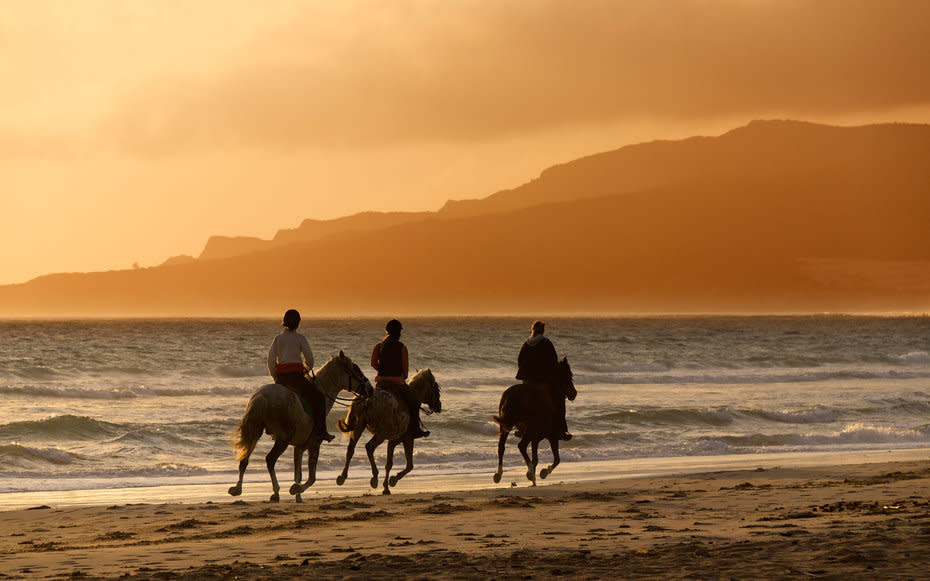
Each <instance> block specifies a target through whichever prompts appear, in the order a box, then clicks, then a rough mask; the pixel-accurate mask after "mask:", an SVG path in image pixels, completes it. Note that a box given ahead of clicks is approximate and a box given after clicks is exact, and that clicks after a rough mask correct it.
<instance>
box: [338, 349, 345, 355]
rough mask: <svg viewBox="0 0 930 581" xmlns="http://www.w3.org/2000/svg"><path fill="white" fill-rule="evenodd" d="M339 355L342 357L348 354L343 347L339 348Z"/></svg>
mask: <svg viewBox="0 0 930 581" xmlns="http://www.w3.org/2000/svg"><path fill="white" fill-rule="evenodd" d="M339 356H340V357H345V356H346V354H345V353H343V352H342V349H340V350H339Z"/></svg>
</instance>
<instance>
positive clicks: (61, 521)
mask: <svg viewBox="0 0 930 581" xmlns="http://www.w3.org/2000/svg"><path fill="white" fill-rule="evenodd" d="M508 476H509V475H508ZM305 498H306V497H305ZM0 555H3V556H2V557H0V578H15V579H21V578H27V579H28V578H81V579H109V578H122V579H191V580H193V579H232V578H239V579H281V578H294V577H307V578H315V579H328V578H333V579H336V578H338V579H389V578H390V579H394V578H398V577H401V578H405V577H409V578H417V579H490V578H496V579H527V578H534V579H541V578H542V579H545V578H573V579H606V578H634V579H635V578H659V577H670V578H698V579H708V578H719V579H726V578H737V579H746V578H757V579H758V578H766V579H771V578H798V577H802V578H823V579H838V578H886V579H887V578H896V579H898V578H900V579H907V578H915V579H917V578H925V577H926V575H927V573H926V571H927V566H928V563H930V459H924V460H916V461H915V460H911V461H898V462H881V463H870V464H858V465H833V466H820V467H793V468H792V467H769V468H762V467H760V468H757V469H745V470H732V471H722V472H711V473H703V474H682V475H677V476H675V475H673V476H656V477H648V478H627V479H622V480H599V481H587V482H580V483H573V484H545V485H541V486H538V487H536V488H529V487H526V486H525V485H524V484H523V483H519V485H518V486H514V487H510V488H488V489H477V490H464V491H459V492H440V493H432V492H419V493H415V494H403V493H395V494H394V495H392V496H381V495H380V494H378V495H375V494H364V495H354V496H349V497H312V498H306V500H305V502H304V503H301V504H297V503H295V502H294V501H293V498H292V497H289V496H287V495H285V497H283V498H282V502H281V503H279V504H272V503H268V502H266V501H263V500H255V499H254V498H252V497H249V498H247V500H235V499H232V498H231V497H226V498H222V499H219V498H218V499H217V500H215V501H213V502H202V503H196V504H186V503H167V504H114V505H109V506H89V507H88V506H85V507H81V506H64V507H55V506H52V507H49V506H45V505H42V506H36V507H32V508H29V509H20V510H9V511H5V512H0Z"/></svg>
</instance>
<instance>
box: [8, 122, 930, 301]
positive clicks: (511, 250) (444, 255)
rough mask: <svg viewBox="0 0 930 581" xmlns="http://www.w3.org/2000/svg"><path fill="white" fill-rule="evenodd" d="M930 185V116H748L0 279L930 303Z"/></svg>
mask: <svg viewBox="0 0 930 581" xmlns="http://www.w3.org/2000/svg"><path fill="white" fill-rule="evenodd" d="M635 160H638V161H635ZM928 192H930V126H921V125H877V126H868V127H859V128H834V127H826V126H820V125H811V124H803V123H795V122H764V123H753V124H750V125H749V126H747V127H744V128H741V129H737V130H734V131H732V132H730V133H727V134H725V135H723V136H721V137H717V138H693V139H688V140H684V141H679V142H656V143H651V144H644V145H641V146H631V147H628V148H623V149H620V150H617V151H616V152H610V153H607V154H601V155H597V156H592V157H588V158H584V159H582V160H577V161H575V162H571V163H568V164H564V165H562V166H557V167H556V168H552V169H550V170H547V171H546V172H543V174H542V175H541V176H540V178H539V179H537V180H534V181H533V182H531V183H529V184H526V185H524V186H521V187H520V188H517V189H515V190H509V191H507V192H499V193H498V194H495V195H494V196H491V197H489V198H486V199H485V200H480V201H476V202H474V203H471V204H469V205H470V206H471V208H470V209H469V210H468V211H458V210H454V207H455V206H456V204H452V207H451V208H453V209H444V210H443V211H441V212H438V213H433V214H431V215H427V216H418V218H417V219H416V220H412V221H408V222H406V223H404V222H401V223H398V224H394V225H388V226H383V227H373V228H371V229H369V230H367V231H357V230H356V231H345V230H343V231H339V230H338V229H337V230H335V231H334V233H331V234H330V235H328V236H322V237H320V238H318V239H316V240H312V241H304V242H295V243H292V244H284V245H281V246H279V247H277V248H276V249H275V251H274V252H267V251H265V252H262V251H259V252H255V253H252V254H248V255H240V256H234V257H230V258H225V259H216V260H209V261H204V260H198V261H195V262H193V263H188V264H178V265H175V266H162V267H156V268H147V269H137V270H127V271H118V272H108V273H91V274H67V275H51V276H46V277H40V278H39V279H36V280H34V281H31V282H29V283H26V284H23V285H11V286H6V287H0V315H2V316H11V315H12V316H17V315H56V316H59V315H65V314H95V315H104V314H106V315H129V314H133V315H139V314H143V315H144V314H171V315H193V314H196V315H236V314H259V313H261V314H276V313H277V312H278V311H280V309H281V308H282V306H284V305H288V306H291V305H293V306H297V307H298V308H300V309H301V310H302V311H304V312H306V313H308V314H318V315H333V314H361V313H372V314H384V313H521V314H531V313H559V312H561V313H579V312H587V313H594V312H639V313H641V312H679V313H681V312H684V313H687V312H822V311H845V312H862V311H870V312H873V311H921V312H928V311H930V235H928V233H927V224H930V193H928ZM484 205H486V206H484ZM479 207H485V210H483V211H482V212H481V213H477V212H476V209H477V208H479ZM372 248H379V249H381V250H380V252H379V253H378V256H377V257H376V258H375V259H373V258H372ZM298 263H299V264H312V265H314V266H313V268H312V269H311V270H303V271H300V270H298V271H295V270H294V269H293V268H291V267H290V266H291V265H293V264H298ZM282 272H290V273H292V275H291V276H290V277H282V276H281V273H282Z"/></svg>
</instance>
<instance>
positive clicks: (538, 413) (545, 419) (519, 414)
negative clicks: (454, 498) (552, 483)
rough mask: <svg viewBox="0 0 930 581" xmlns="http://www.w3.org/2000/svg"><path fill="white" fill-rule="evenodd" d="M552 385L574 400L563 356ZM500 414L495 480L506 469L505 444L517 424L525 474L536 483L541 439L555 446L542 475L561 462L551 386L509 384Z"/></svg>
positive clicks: (558, 430) (540, 472) (502, 397)
mask: <svg viewBox="0 0 930 581" xmlns="http://www.w3.org/2000/svg"><path fill="white" fill-rule="evenodd" d="M551 381H552V383H553V385H555V386H556V387H557V388H558V391H559V392H561V394H562V397H566V398H568V399H569V400H574V399H575V396H576V395H577V394H578V392H577V391H576V390H575V384H574V382H573V381H572V369H571V367H569V365H568V359H562V361H560V362H559V364H558V366H557V367H556V373H555V377H553V378H552V379H551ZM498 410H499V411H498V414H497V415H496V416H494V421H495V422H497V424H498V425H499V426H500V440H499V441H498V443H497V472H495V473H494V482H500V481H501V474H502V473H503V471H504V468H503V465H504V447H505V445H506V443H507V436H509V435H510V431H511V430H513V429H514V428H516V429H517V434H518V435H521V434H522V439H521V440H520V443H519V444H517V447H518V448H519V449H520V454H521V455H523V460H524V461H526V468H527V471H526V477H527V479H529V481H530V482H532V483H533V486H536V465H537V463H538V462H539V455H538V449H539V442H540V441H542V440H544V439H545V440H549V447H550V448H551V449H552V464H550V465H549V466H548V467H547V468H543V469H542V470H540V471H539V477H540V478H545V477H546V476H549V474H551V473H552V471H553V470H554V469H555V467H556V466H558V465H559V433H560V431H561V430H560V429H559V425H558V423H557V422H555V421H554V417H555V410H556V402H554V401H552V396H551V395H550V394H549V389H548V388H546V386H545V385H541V384H538V383H518V384H517V385H513V386H510V387H508V388H507V389H506V391H504V394H503V395H501V402H500V406H499V407H498ZM530 444H532V445H533V456H532V458H530V456H529V455H528V454H527V453H526V447H527V446H528V445H530Z"/></svg>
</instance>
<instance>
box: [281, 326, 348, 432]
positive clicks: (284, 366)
mask: <svg viewBox="0 0 930 581" xmlns="http://www.w3.org/2000/svg"><path fill="white" fill-rule="evenodd" d="M281 325H282V326H283V327H284V331H282V332H281V333H280V334H279V335H278V336H277V337H275V338H274V341H272V342H271V348H270V349H269V350H268V371H269V372H270V373H271V377H273V378H274V381H275V383H279V384H281V385H283V386H285V387H288V388H290V389H291V390H293V391H295V392H297V394H298V395H301V396H303V397H304V398H306V399H307V400H309V402H310V408H311V409H309V410H308V409H307V406H306V405H304V411H306V412H307V413H308V414H311V415H312V416H313V433H314V434H315V435H317V436H319V437H320V438H321V439H323V440H324V441H326V442H330V441H332V439H333V438H334V437H335V436H333V435H332V434H330V433H329V432H327V431H326V404H325V400H324V398H323V393H322V392H321V391H320V390H319V389H317V387H316V384H315V383H314V382H312V381H310V379H309V378H308V377H307V371H313V351H311V350H310V343H308V342H307V338H306V337H304V336H303V335H301V334H300V333H298V332H297V327H299V326H300V313H298V312H297V311H296V310H294V309H290V310H288V311H287V312H286V313H284V318H283V320H282V322H281ZM301 399H303V398H301ZM301 403H302V404H303V402H301Z"/></svg>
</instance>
